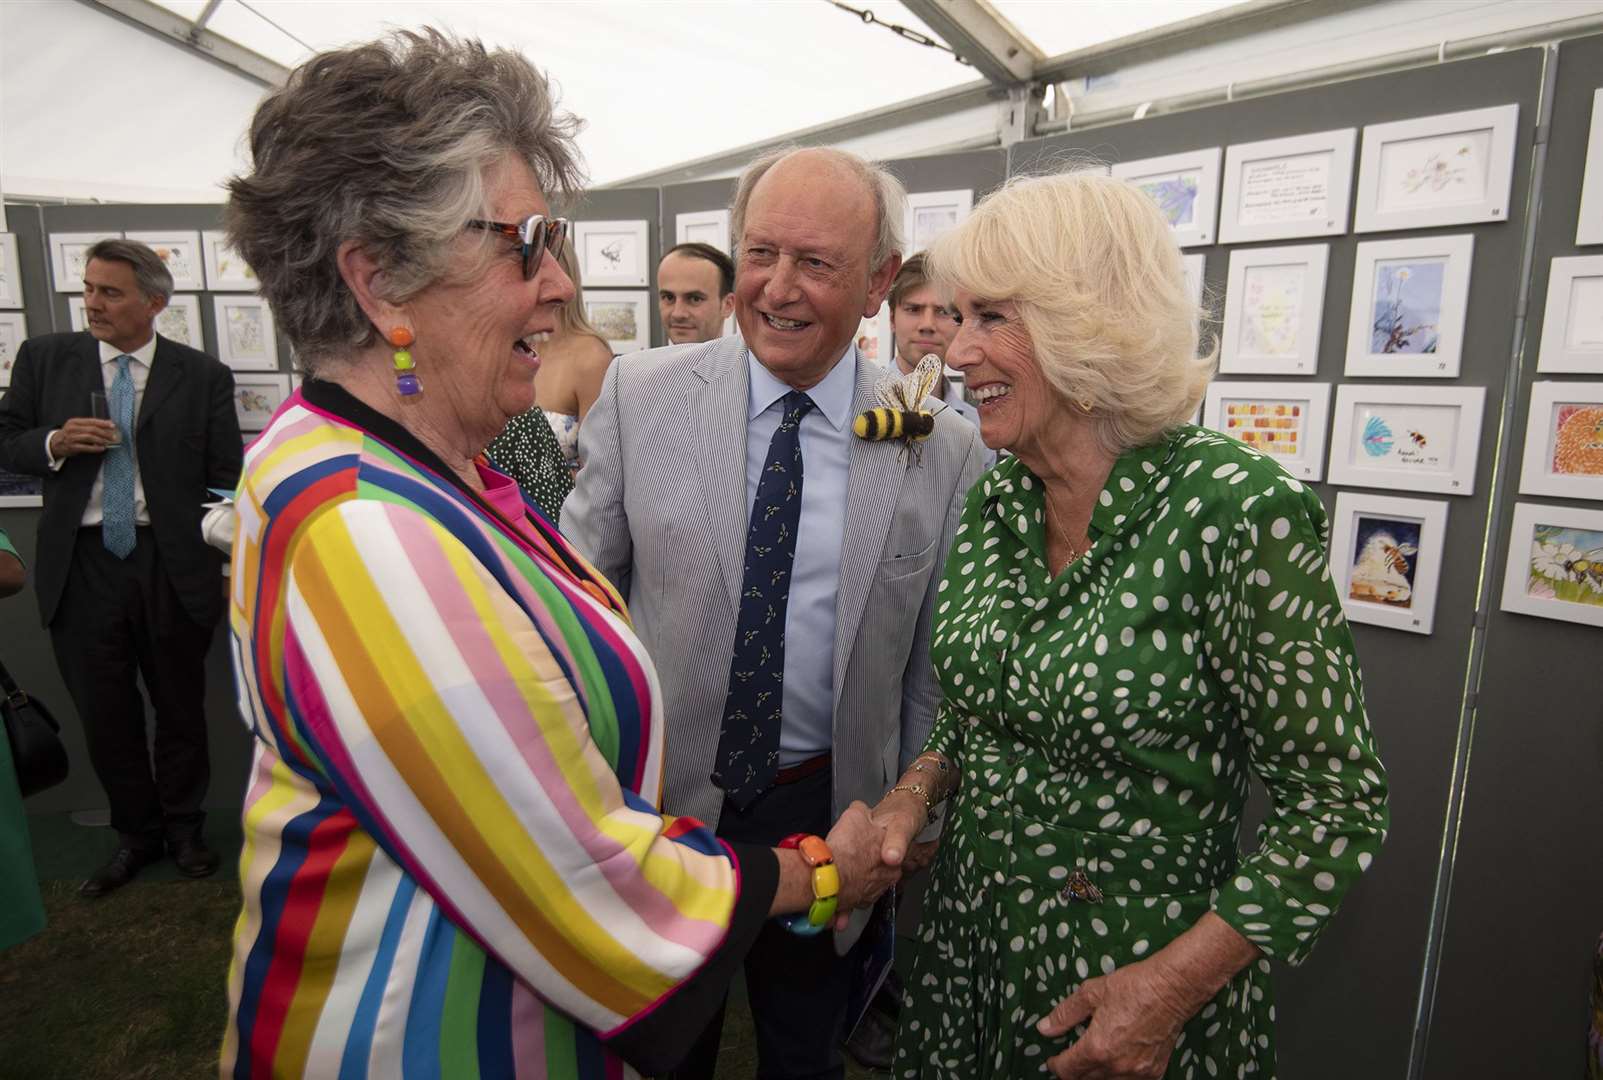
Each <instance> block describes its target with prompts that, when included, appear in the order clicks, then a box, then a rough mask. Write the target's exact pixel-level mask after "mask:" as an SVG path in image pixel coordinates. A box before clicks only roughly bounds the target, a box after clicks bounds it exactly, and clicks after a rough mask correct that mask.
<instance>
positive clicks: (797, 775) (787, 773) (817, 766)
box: [774, 750, 831, 784]
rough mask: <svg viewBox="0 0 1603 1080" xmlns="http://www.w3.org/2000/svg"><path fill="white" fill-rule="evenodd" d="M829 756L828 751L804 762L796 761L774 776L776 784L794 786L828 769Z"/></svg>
mask: <svg viewBox="0 0 1603 1080" xmlns="http://www.w3.org/2000/svg"><path fill="white" fill-rule="evenodd" d="M830 757H831V754H830V752H829V751H828V750H826V751H824V752H823V753H822V754H819V755H818V756H817V757H810V758H808V759H807V760H806V761H798V762H797V763H796V764H794V765H787V766H786V767H785V768H783V769H780V770H779V771H778V772H776V773H775V774H774V783H776V784H794V783H795V782H796V781H798V780H805V779H807V778H808V777H809V776H811V775H813V773H815V772H818V771H820V770H821V769H827V768H829V761H830Z"/></svg>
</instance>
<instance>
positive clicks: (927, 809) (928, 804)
mask: <svg viewBox="0 0 1603 1080" xmlns="http://www.w3.org/2000/svg"><path fill="white" fill-rule="evenodd" d="M898 791H911V792H912V793H913V794H915V795H917V796H919V797H920V798H922V799H923V800H924V816H925V818H926V819H927V820H926V822H925V823H926V824H929V825H933V824H935V799H934V798H933V797H932V796H931V794H930V789H929V788H928V787H927V786H925V785H924V784H923V783H922V782H918V783H912V784H897V785H896V786H895V787H893V788H891V792H892V794H894V793H896V792H898Z"/></svg>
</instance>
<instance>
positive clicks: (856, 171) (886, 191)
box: [729, 146, 907, 273]
mask: <svg viewBox="0 0 1603 1080" xmlns="http://www.w3.org/2000/svg"><path fill="white" fill-rule="evenodd" d="M803 153H814V154H821V155H823V156H824V157H826V158H828V159H829V160H830V161H832V162H834V163H835V164H837V165H840V166H841V167H843V168H845V169H846V170H847V171H849V172H851V173H852V174H853V175H854V176H856V177H857V178H858V179H859V180H861V181H862V184H863V188H864V190H866V191H867V192H868V193H869V195H870V196H872V198H873V200H874V216H875V218H876V219H877V223H878V227H877V228H876V229H875V231H874V246H873V248H872V249H871V251H870V252H869V257H868V271H869V273H873V272H874V271H875V270H878V269H879V267H880V264H882V263H883V262H884V261H885V260H886V259H888V258H890V257H891V256H892V255H900V254H902V219H903V218H904V217H906V216H907V189H906V188H905V187H903V186H902V182H901V181H900V180H898V179H896V177H894V176H892V175H891V172H890V170H889V169H887V168H885V166H883V165H880V164H879V163H877V162H873V161H866V160H864V159H863V158H860V157H858V156H857V155H856V154H854V153H852V152H851V151H849V150H837V149H835V148H834V147H801V146H783V147H780V148H779V149H777V150H770V151H768V152H767V153H766V154H763V155H762V156H761V157H759V158H757V159H756V160H754V161H753V162H752V163H751V164H750V165H747V166H746V170H745V171H744V172H742V173H741V174H740V181H739V183H737V184H736V185H735V201H734V204H733V205H732V206H731V207H730V215H729V216H730V227H731V229H732V230H733V234H734V237H735V252H736V259H735V262H736V263H737V264H738V263H739V262H740V259H739V252H740V240H741V235H742V234H743V233H744V232H745V229H746V208H747V206H749V205H750V203H751V193H752V189H754V188H755V187H756V186H757V182H758V181H759V180H761V179H762V178H763V177H764V176H766V175H768V171H769V170H770V169H772V168H773V167H774V166H775V165H778V164H779V163H780V162H781V161H784V160H785V159H786V158H788V157H790V156H792V155H793V154H803Z"/></svg>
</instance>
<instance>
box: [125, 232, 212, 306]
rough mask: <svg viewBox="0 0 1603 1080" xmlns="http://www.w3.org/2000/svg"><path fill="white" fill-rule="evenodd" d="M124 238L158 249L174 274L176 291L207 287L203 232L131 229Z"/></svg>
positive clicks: (192, 290)
mask: <svg viewBox="0 0 1603 1080" xmlns="http://www.w3.org/2000/svg"><path fill="white" fill-rule="evenodd" d="M123 239H125V240H137V241H139V242H140V243H141V244H144V245H145V246H146V247H148V248H150V249H151V250H152V251H154V252H155V253H156V256H157V257H158V258H159V259H161V261H162V262H163V263H165V264H166V265H167V271H168V273H170V274H172V276H173V291H174V292H197V291H199V290H201V289H204V288H205V287H206V268H205V265H204V260H203V259H202V257H201V253H200V233H199V232H197V231H194V230H184V231H166V232H128V233H123Z"/></svg>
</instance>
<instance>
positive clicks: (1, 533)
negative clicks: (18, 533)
mask: <svg viewBox="0 0 1603 1080" xmlns="http://www.w3.org/2000/svg"><path fill="white" fill-rule="evenodd" d="M0 555H17V549H16V548H15V547H14V546H12V543H11V537H9V536H7V535H6V531H5V530H4V529H0ZM17 558H18V559H21V558H22V556H21V555H17Z"/></svg>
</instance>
